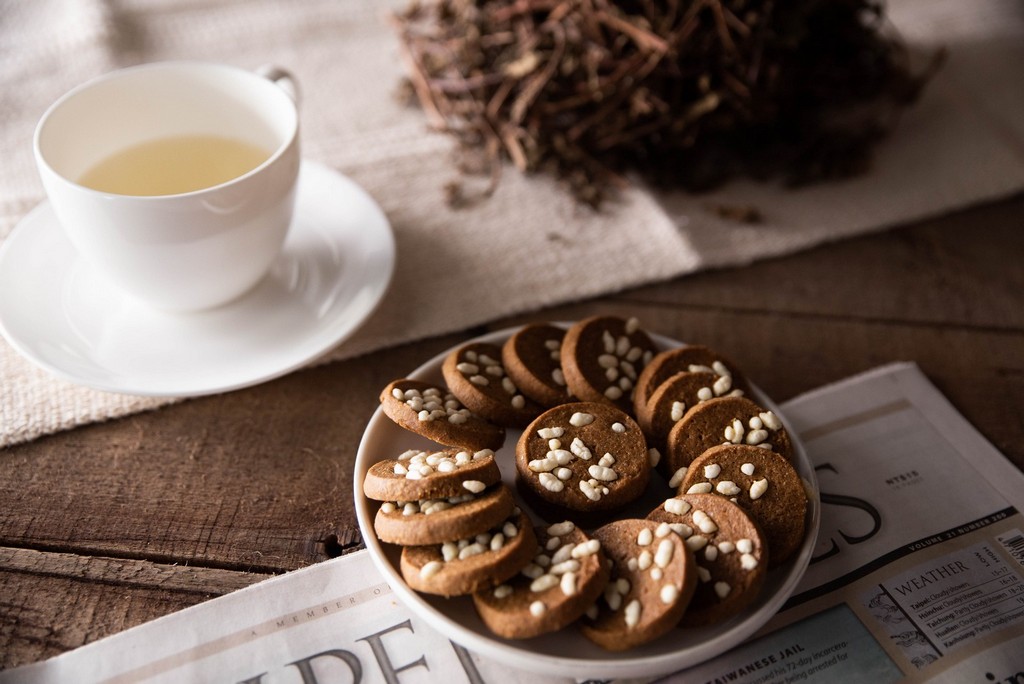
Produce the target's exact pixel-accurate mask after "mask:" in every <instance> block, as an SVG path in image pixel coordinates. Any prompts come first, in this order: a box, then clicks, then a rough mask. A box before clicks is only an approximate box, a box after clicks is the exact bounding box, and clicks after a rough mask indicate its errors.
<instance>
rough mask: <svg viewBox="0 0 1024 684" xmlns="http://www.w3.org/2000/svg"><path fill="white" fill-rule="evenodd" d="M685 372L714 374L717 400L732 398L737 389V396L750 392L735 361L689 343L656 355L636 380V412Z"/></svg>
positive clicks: (634, 401)
mask: <svg viewBox="0 0 1024 684" xmlns="http://www.w3.org/2000/svg"><path fill="white" fill-rule="evenodd" d="M683 372H687V373H714V374H715V376H716V377H715V382H713V383H712V384H711V387H710V390H711V393H712V396H715V397H722V396H726V395H730V394H733V393H734V392H736V391H737V390H739V393H738V394H734V396H741V395H743V394H749V393H750V387H749V385H748V384H747V381H746V379H745V378H744V377H743V374H742V373H740V372H739V369H738V368H737V367H736V365H735V364H734V363H733V362H732V361H730V360H729V359H727V358H726V357H724V356H722V355H721V354H719V353H718V352H716V351H714V350H712V349H710V348H708V347H705V346H703V345H699V344H688V345H686V346H684V347H679V348H678V349H669V350H667V351H663V352H661V353H660V354H657V355H656V356H655V357H654V358H653V359H651V362H650V363H649V364H647V365H646V366H645V367H644V369H643V371H642V372H641V373H640V377H639V378H637V381H636V390H635V391H634V393H633V410H634V411H635V412H636V413H637V414H639V413H640V411H642V410H643V408H644V406H646V405H647V402H649V401H650V400H651V396H652V395H653V394H654V392H655V391H656V390H657V389H658V387H659V386H660V385H661V383H663V382H665V381H666V380H668V379H669V378H670V377H672V376H673V375H675V374H676V373H683ZM707 398H708V399H710V398H711V397H707Z"/></svg>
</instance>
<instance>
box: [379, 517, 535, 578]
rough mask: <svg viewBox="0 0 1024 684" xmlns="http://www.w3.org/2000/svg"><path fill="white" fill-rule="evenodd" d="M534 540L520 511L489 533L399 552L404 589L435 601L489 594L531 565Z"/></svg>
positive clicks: (531, 529)
mask: <svg viewBox="0 0 1024 684" xmlns="http://www.w3.org/2000/svg"><path fill="white" fill-rule="evenodd" d="M536 553H537V537H536V536H535V535H534V532H533V525H532V524H531V523H530V519H529V518H528V517H526V514H525V513H523V512H522V511H521V510H519V508H518V507H517V508H515V509H514V511H513V514H512V515H511V516H510V517H509V518H507V519H506V520H505V521H504V522H503V523H501V524H500V525H497V526H495V527H494V528H492V529H491V530H488V531H487V532H484V533H481V534H477V535H474V536H472V537H466V538H463V539H458V540H454V541H448V542H444V543H443V544H428V545H424V546H406V547H403V548H402V557H401V559H400V562H399V566H400V568H401V571H402V577H403V578H404V579H405V582H406V584H408V585H409V586H410V587H411V588H413V589H415V590H416V591H421V592H423V593H425V594H436V595H439V596H465V595H467V594H472V593H475V592H478V591H485V590H487V589H491V588H493V587H495V586H497V585H499V584H501V583H502V582H504V581H506V580H508V579H509V578H510V577H512V576H514V575H515V574H516V573H518V572H519V571H520V570H522V569H523V568H524V567H526V565H527V564H528V563H529V562H530V561H531V560H533V557H534V556H535V555H536Z"/></svg>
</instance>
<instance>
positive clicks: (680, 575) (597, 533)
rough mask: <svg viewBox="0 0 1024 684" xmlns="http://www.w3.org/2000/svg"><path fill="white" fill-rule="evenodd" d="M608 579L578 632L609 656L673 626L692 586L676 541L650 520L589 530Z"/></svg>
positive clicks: (689, 565) (687, 561)
mask: <svg viewBox="0 0 1024 684" xmlns="http://www.w3.org/2000/svg"><path fill="white" fill-rule="evenodd" d="M593 537H594V539H597V540H598V541H599V542H601V548H602V549H603V550H604V553H605V556H607V558H608V564H609V569H610V571H611V576H610V578H609V580H608V584H607V586H606V587H605V590H604V595H603V597H602V598H601V599H600V600H598V601H597V603H595V604H594V605H593V606H591V608H589V609H588V611H587V612H586V613H585V614H584V617H583V619H582V620H581V621H580V631H581V632H582V633H583V636H585V637H587V638H588V639H590V640H591V641H593V642H594V643H595V644H597V645H598V646H600V647H601V648H604V649H606V650H609V651H624V650H626V649H629V648H633V647H634V646H639V645H640V644H644V643H647V642H649V641H653V640H654V639H657V638H658V637H660V636H662V635H664V634H666V633H667V632H669V631H670V630H671V629H672V628H673V627H675V626H676V625H677V624H679V621H680V619H681V618H682V616H683V614H684V612H685V611H686V607H687V606H688V605H689V603H690V599H691V597H692V596H693V592H694V589H695V588H696V585H697V567H696V564H695V562H694V559H693V554H692V553H691V552H690V551H689V550H687V548H686V545H685V543H684V542H683V539H682V537H680V536H679V535H677V534H675V533H673V532H672V531H671V530H669V529H668V527H667V526H664V527H662V526H660V525H659V524H658V523H655V522H653V521H650V520H617V521H615V522H613V523H609V524H607V525H605V526H603V527H600V528H598V529H597V530H594V532H593Z"/></svg>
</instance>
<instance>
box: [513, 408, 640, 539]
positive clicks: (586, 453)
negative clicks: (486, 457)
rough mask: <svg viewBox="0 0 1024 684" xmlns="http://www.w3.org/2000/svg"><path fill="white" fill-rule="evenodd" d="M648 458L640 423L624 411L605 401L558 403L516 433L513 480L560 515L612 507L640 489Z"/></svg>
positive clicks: (522, 490)
mask: <svg viewBox="0 0 1024 684" xmlns="http://www.w3.org/2000/svg"><path fill="white" fill-rule="evenodd" d="M649 458H650V457H649V455H648V452H647V445H646V442H645V441H644V436H643V433H642V432H641V431H640V426H639V425H637V424H636V421H634V420H633V419H632V418H630V417H629V416H628V415H627V414H625V413H624V412H622V411H620V410H619V409H617V408H615V407H614V406H610V405H608V404H597V403H592V402H576V403H572V404H562V405H561V406H556V407H555V408H552V409H548V410H547V411H545V412H544V413H542V414H541V415H540V416H538V417H537V419H536V420H534V421H533V422H532V423H530V425H529V426H527V428H526V429H525V430H524V431H523V433H522V435H521V436H520V438H519V441H518V442H517V443H516V473H517V477H516V484H517V485H518V487H519V490H520V492H528V494H525V495H526V496H527V497H528V499H530V495H532V497H533V498H537V499H540V500H541V501H543V502H546V503H547V504H549V505H550V506H551V507H553V508H554V509H555V511H561V512H563V516H560V517H568V518H573V515H572V512H573V511H580V512H584V513H593V512H598V511H609V510H617V509H619V508H621V507H622V506H624V505H625V504H627V503H629V502H630V501H633V500H634V499H636V498H637V497H639V496H640V495H641V494H643V492H644V489H645V488H646V487H647V483H648V482H649V480H650V471H651V467H650V462H649ZM556 515H557V513H556ZM545 517H550V514H548V515H545ZM560 517H559V518H555V519H560Z"/></svg>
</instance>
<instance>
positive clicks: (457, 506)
mask: <svg viewBox="0 0 1024 684" xmlns="http://www.w3.org/2000/svg"><path fill="white" fill-rule="evenodd" d="M513 508H515V499H513V498H512V492H511V491H510V490H509V488H508V487H506V486H505V485H503V484H499V485H497V486H496V487H491V488H490V489H487V490H485V491H483V492H481V493H479V494H468V493H467V494H461V495H459V496H453V497H450V498H446V499H420V500H418V501H402V500H399V501H395V502H391V501H386V502H384V503H383V504H381V507H380V508H379V509H377V515H376V517H375V518H374V520H373V529H374V531H375V532H376V533H377V537H378V538H379V539H380V540H381V541H384V542H388V543H389V544H401V545H403V546H422V545H423V544H440V543H442V542H446V541H451V540H453V539H454V540H458V539H466V538H468V537H473V536H475V535H478V534H481V533H483V532H486V531H487V530H489V529H491V528H492V527H494V526H496V525H498V524H500V523H501V522H502V521H504V520H505V519H506V518H508V516H509V515H510V514H511V513H512V509H513Z"/></svg>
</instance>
